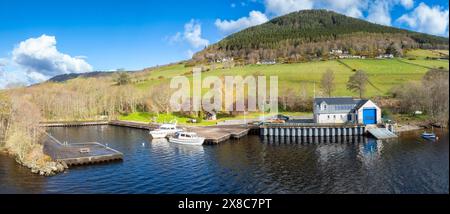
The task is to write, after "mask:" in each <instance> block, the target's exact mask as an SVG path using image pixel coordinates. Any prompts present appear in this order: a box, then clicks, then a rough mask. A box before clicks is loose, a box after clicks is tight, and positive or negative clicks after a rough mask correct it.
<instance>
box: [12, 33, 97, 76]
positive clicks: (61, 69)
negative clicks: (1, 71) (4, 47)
mask: <svg viewBox="0 0 450 214" xmlns="http://www.w3.org/2000/svg"><path fill="white" fill-rule="evenodd" d="M12 61H13V62H14V63H15V64H17V65H19V66H20V67H22V68H23V69H25V70H26V71H27V72H28V73H30V75H31V76H30V77H31V78H32V79H33V78H35V77H36V80H37V81H41V80H42V79H43V77H45V78H49V77H53V76H55V75H59V74H67V73H83V72H89V71H92V66H91V65H89V64H88V63H87V62H86V61H85V60H84V59H82V58H77V57H71V56H69V55H67V54H64V53H60V52H59V51H58V50H57V49H56V38H55V37H54V36H47V35H42V36H40V37H38V38H30V39H27V40H25V41H22V42H20V44H19V45H18V46H17V47H16V48H14V50H13V51H12ZM38 77H39V78H38Z"/></svg>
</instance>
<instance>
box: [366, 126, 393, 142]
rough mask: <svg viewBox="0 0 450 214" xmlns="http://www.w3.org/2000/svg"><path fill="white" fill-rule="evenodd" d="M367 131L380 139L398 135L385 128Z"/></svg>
mask: <svg viewBox="0 0 450 214" xmlns="http://www.w3.org/2000/svg"><path fill="white" fill-rule="evenodd" d="M367 132H369V133H370V134H371V135H372V136H374V137H375V138H377V139H380V140H381V139H389V138H396V137H398V136H397V135H396V134H394V133H392V132H391V131H389V130H387V129H385V128H371V129H367Z"/></svg>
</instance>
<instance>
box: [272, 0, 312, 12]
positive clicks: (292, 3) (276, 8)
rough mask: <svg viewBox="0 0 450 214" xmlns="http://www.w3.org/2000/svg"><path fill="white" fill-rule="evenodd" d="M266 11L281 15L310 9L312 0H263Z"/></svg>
mask: <svg viewBox="0 0 450 214" xmlns="http://www.w3.org/2000/svg"><path fill="white" fill-rule="evenodd" d="M264 6H265V7H266V13H267V14H270V15H275V16H281V15H284V14H287V13H290V12H294V11H298V10H305V9H312V8H313V7H314V1H313V0H265V1H264Z"/></svg>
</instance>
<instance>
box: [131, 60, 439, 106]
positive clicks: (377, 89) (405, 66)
mask: <svg viewBox="0 0 450 214" xmlns="http://www.w3.org/2000/svg"><path fill="white" fill-rule="evenodd" d="M341 62H342V63H340V62H339V61H336V60H330V61H317V62H307V63H297V64H276V65H247V66H244V67H234V68H230V69H222V68H219V69H216V70H211V71H207V72H203V73H202V78H205V77H207V76H219V77H220V76H235V75H241V76H243V77H245V76H248V75H254V74H260V75H266V76H278V85H279V93H280V94H281V93H283V92H284V91H286V90H287V89H293V90H294V91H297V92H298V93H301V92H302V91H303V90H306V93H307V94H308V95H309V96H313V95H314V83H315V89H316V96H320V95H321V90H320V85H319V83H320V79H321V77H322V74H323V73H324V72H325V71H327V70H328V69H330V70H333V71H334V72H335V84H336V90H335V92H334V93H333V95H334V96H357V94H356V93H353V92H350V91H348V90H347V88H346V83H347V81H348V78H349V77H350V75H352V74H353V72H354V71H353V70H352V69H356V70H359V69H361V70H364V71H366V72H367V73H368V75H369V79H370V82H371V83H372V84H373V85H369V86H368V87H367V92H366V94H365V96H366V97H369V98H370V97H374V96H384V95H387V94H388V92H389V90H390V89H391V88H392V87H393V86H396V85H398V84H401V83H404V82H407V81H410V80H420V79H421V78H422V76H423V75H424V74H425V73H426V72H427V71H428V67H430V68H439V67H444V68H447V69H448V61H446V60H425V59H422V60H407V59H383V60H377V59H345V60H341ZM344 64H346V65H347V66H349V67H351V68H352V69H350V68H348V67H347V66H345V65H344ZM191 70H192V67H184V65H183V64H177V65H172V66H167V67H162V68H158V69H155V70H153V71H151V72H149V74H148V77H147V80H146V81H143V82H141V83H138V84H136V87H138V88H140V89H149V88H150V87H152V86H155V85H158V84H161V83H167V84H168V83H169V82H170V78H171V77H174V76H178V75H188V78H189V79H190V80H192V75H190V74H189V72H190V71H191ZM162 76H163V78H161V77H162ZM207 90H208V89H204V92H205V91H207Z"/></svg>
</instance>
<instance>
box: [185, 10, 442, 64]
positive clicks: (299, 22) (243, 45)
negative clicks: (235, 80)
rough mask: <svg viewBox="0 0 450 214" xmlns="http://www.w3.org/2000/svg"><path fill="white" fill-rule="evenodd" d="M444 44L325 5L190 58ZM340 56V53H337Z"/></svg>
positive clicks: (329, 54)
mask: <svg viewBox="0 0 450 214" xmlns="http://www.w3.org/2000/svg"><path fill="white" fill-rule="evenodd" d="M414 48H422V49H448V38H445V37H439V36H433V35H429V34H424V33H418V32H414V31H409V30H404V29H399V28H394V27H388V26H383V25H379V24H374V23H371V22H367V21H364V20H361V19H357V18H352V17H348V16H345V15H342V14H339V13H336V12H332V11H327V10H302V11H298V12H294V13H290V14H287V15H285V16H281V17H277V18H274V19H272V20H270V21H269V22H267V23H264V24H261V25H258V26H254V27H250V28H247V29H245V30H242V31H240V32H237V33H235V34H232V35H230V36H228V37H226V38H224V39H223V40H221V41H219V42H218V43H216V44H213V45H210V46H209V47H207V48H205V49H204V50H202V51H200V52H198V53H196V54H195V55H194V56H193V62H202V63H203V62H225V61H229V60H230V59H232V60H233V61H241V62H242V63H251V64H257V63H265V64H267V63H270V62H273V61H277V62H301V61H309V60H312V59H329V58H336V57H337V55H336V52H337V53H345V56H346V57H351V56H360V57H368V58H376V57H379V56H382V55H385V54H388V55H390V54H392V55H394V56H401V55H402V52H403V50H405V49H414ZM340 55H342V54H340Z"/></svg>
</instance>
